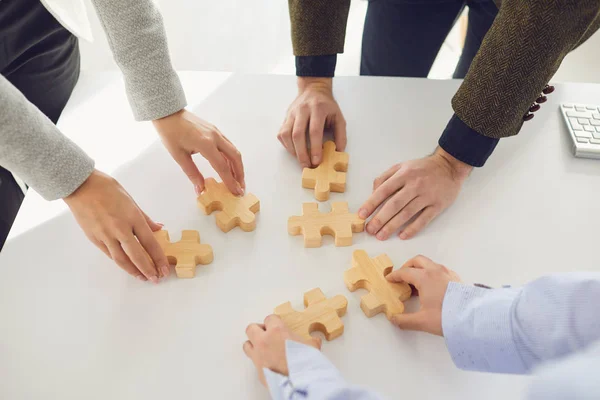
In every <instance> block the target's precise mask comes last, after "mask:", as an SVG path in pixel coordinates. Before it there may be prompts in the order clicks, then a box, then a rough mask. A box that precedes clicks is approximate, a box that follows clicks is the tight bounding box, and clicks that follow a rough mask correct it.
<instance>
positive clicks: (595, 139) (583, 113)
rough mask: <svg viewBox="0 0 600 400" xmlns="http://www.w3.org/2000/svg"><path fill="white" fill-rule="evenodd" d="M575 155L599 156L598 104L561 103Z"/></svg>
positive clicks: (599, 118) (599, 123)
mask: <svg viewBox="0 0 600 400" xmlns="http://www.w3.org/2000/svg"><path fill="white" fill-rule="evenodd" d="M560 111H561V113H562V115H563V117H564V119H565V123H566V124H567V128H568V129H569V134H570V135H571V139H572V140H573V152H574V153H575V157H586V158H600V106H593V105H589V104H570V103H565V104H561V106H560Z"/></svg>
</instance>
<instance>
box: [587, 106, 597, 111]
mask: <svg viewBox="0 0 600 400" xmlns="http://www.w3.org/2000/svg"><path fill="white" fill-rule="evenodd" d="M585 108H587V109H588V110H592V111H596V107H592V106H587V107H585Z"/></svg>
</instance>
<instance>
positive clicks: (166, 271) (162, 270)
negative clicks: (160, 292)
mask: <svg viewBox="0 0 600 400" xmlns="http://www.w3.org/2000/svg"><path fill="white" fill-rule="evenodd" d="M160 271H161V272H162V274H163V276H165V277H166V276H169V273H170V272H171V271H170V270H169V267H167V266H166V265H163V266H162V267H161V268H160Z"/></svg>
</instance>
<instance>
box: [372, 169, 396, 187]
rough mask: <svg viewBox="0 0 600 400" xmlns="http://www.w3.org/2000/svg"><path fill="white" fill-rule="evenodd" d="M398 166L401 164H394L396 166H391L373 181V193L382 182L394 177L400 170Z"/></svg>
mask: <svg viewBox="0 0 600 400" xmlns="http://www.w3.org/2000/svg"><path fill="white" fill-rule="evenodd" d="M400 165H401V164H396V165H394V166H392V167H391V168H389V169H388V170H387V171H385V172H384V173H383V174H381V175H379V176H378V177H377V178H375V180H374V181H373V191H375V190H376V189H377V188H378V187H379V186H381V184H382V183H383V182H385V181H387V180H388V179H390V178H391V177H392V175H394V174H395V173H396V171H398V170H399V169H400Z"/></svg>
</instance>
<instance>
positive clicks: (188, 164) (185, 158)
mask: <svg viewBox="0 0 600 400" xmlns="http://www.w3.org/2000/svg"><path fill="white" fill-rule="evenodd" d="M174 158H175V161H176V162H177V164H179V166H180V167H181V169H182V170H183V172H184V173H185V174H186V175H187V177H188V179H189V180H190V182H192V184H193V185H194V190H195V191H196V195H197V196H200V194H201V193H202V192H203V191H204V176H202V174H201V173H200V170H199V169H198V166H197V165H196V163H195V162H194V160H193V159H192V156H191V155H189V154H187V153H183V154H180V155H178V156H176V157H174Z"/></svg>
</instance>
